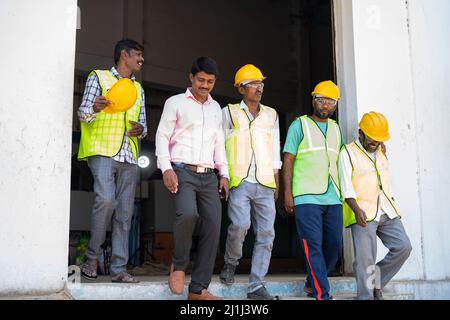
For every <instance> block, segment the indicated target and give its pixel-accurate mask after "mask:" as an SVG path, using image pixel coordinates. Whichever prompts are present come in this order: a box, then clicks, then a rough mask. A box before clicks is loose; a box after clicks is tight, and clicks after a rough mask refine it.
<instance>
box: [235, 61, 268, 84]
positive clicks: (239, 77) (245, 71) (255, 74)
mask: <svg viewBox="0 0 450 320" xmlns="http://www.w3.org/2000/svg"><path fill="white" fill-rule="evenodd" d="M264 79H266V77H264V76H263V74H262V72H261V70H259V69H258V68H257V67H255V66H254V65H252V64H246V65H245V66H243V67H241V68H240V69H239V70H238V71H237V72H236V75H235V76H234V86H235V87H238V86H239V84H240V83H241V82H242V81H246V80H261V81H262V80H264Z"/></svg>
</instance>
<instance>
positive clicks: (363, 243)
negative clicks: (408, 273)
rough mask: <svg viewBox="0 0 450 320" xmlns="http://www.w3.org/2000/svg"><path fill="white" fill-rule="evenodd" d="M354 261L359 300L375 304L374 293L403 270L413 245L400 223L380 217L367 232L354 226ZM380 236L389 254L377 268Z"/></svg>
mask: <svg viewBox="0 0 450 320" xmlns="http://www.w3.org/2000/svg"><path fill="white" fill-rule="evenodd" d="M351 229H352V238H353V248H354V250H355V261H354V262H353V269H354V271H355V275H356V282H357V288H358V293H357V299H359V300H373V289H374V288H377V289H383V288H384V287H385V286H386V284H387V283H388V282H389V281H390V280H391V279H392V278H393V277H394V276H395V274H396V273H397V272H398V271H399V270H400V268H401V267H402V265H403V263H404V262H405V261H406V259H408V257H409V254H410V252H411V250H412V247H411V242H410V241H409V238H408V235H407V234H406V232H405V229H404V228H403V224H402V222H401V220H400V219H390V218H389V217H388V216H387V215H385V214H384V215H382V216H381V217H380V222H379V223H378V222H376V221H372V222H369V223H368V225H367V227H366V228H363V227H361V226H359V225H357V224H355V225H353V226H351ZM377 236H378V237H379V238H380V239H381V241H382V242H383V244H384V245H385V246H386V248H388V249H389V252H388V253H387V254H386V256H385V257H384V259H383V260H381V261H380V262H378V263H377V264H376V265H375V261H376V258H377Z"/></svg>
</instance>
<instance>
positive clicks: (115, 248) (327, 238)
mask: <svg viewBox="0 0 450 320" xmlns="http://www.w3.org/2000/svg"><path fill="white" fill-rule="evenodd" d="M143 54H144V48H143V46H142V45H140V44H139V43H137V42H136V41H133V40H130V39H125V40H121V41H119V42H118V43H117V45H116V47H115V66H114V67H112V68H111V69H110V70H95V71H93V72H92V73H91V74H90V76H89V78H88V81H87V84H86V89H85V92H84V96H83V100H82V103H81V106H80V108H79V111H78V115H79V118H80V121H81V123H82V125H81V130H82V136H81V142H80V150H79V159H81V160H87V161H88V165H89V167H90V169H91V171H92V173H93V176H94V192H95V203H94V207H93V212H92V219H91V240H90V243H89V249H88V252H87V254H86V256H87V260H86V262H85V263H84V264H83V265H82V268H81V272H82V275H83V276H84V277H85V278H88V279H95V278H96V277H97V267H98V257H99V255H100V250H101V245H102V243H103V242H104V240H105V231H106V224H107V222H108V221H109V220H111V219H112V259H111V280H112V281H113V282H122V283H135V282H138V280H137V279H136V278H135V277H134V276H132V275H131V274H129V273H128V272H127V270H126V265H127V260H128V234H129V230H130V225H131V217H132V213H133V203H134V202H133V198H134V191H135V186H136V176H137V174H136V171H137V166H136V163H137V156H138V152H139V149H138V146H139V143H138V139H142V138H143V137H145V135H146V133H147V126H146V115H145V102H144V99H145V95H144V91H143V89H142V87H141V85H140V84H139V83H138V82H137V81H136V79H135V74H136V73H137V72H139V71H140V70H141V68H142V66H143V63H144V57H143ZM218 75H219V70H218V66H217V63H216V62H215V61H214V60H213V59H212V58H209V57H200V58H197V59H195V61H194V62H193V64H192V67H191V70H190V74H189V79H190V82H191V85H190V86H189V87H188V88H187V89H186V91H185V92H184V93H181V94H178V95H175V96H172V97H170V98H169V99H167V101H166V102H165V105H164V109H163V113H162V115H161V119H160V122H159V125H158V129H157V133H156V156H157V159H158V161H157V162H158V168H159V169H160V170H161V171H162V173H163V181H164V185H165V186H166V188H167V189H168V190H169V191H170V192H171V194H172V197H173V201H174V203H175V217H174V225H173V237H174V250H173V257H172V264H171V265H170V271H169V279H168V284H169V288H170V290H171V291H172V292H173V293H174V294H178V295H180V294H182V293H183V292H184V290H185V274H186V269H187V268H188V265H189V264H190V263H192V272H191V281H190V283H189V286H188V299H189V300H218V299H221V298H220V297H217V296H215V295H213V294H212V293H210V292H209V291H208V287H209V284H210V282H211V278H212V274H213V269H214V264H215V260H216V254H217V249H218V246H219V239H220V229H221V216H222V201H221V200H223V201H227V206H228V217H229V219H230V225H229V227H228V230H227V237H226V248H225V255H224V265H223V268H222V270H221V272H220V275H219V278H220V281H221V282H223V283H224V284H226V285H232V284H233V283H234V275H235V271H236V267H237V266H238V264H239V260H240V259H241V258H242V246H243V243H244V239H245V236H246V234H247V232H248V230H249V229H250V226H252V227H253V231H254V233H255V242H254V247H253V253H252V262H251V272H250V277H249V285H248V289H247V298H249V299H258V300H259V299H262V300H276V299H278V296H274V295H272V294H270V293H269V292H268V290H267V288H266V287H265V282H264V278H265V276H266V274H267V272H268V268H269V264H270V259H271V253H272V247H273V241H274V238H275V230H274V222H275V216H276V208H275V201H276V200H277V198H278V192H279V190H280V179H279V170H281V169H282V171H283V172H282V174H283V182H284V203H285V210H286V211H287V213H288V214H291V215H295V222H296V227H297V233H298V237H299V240H300V242H301V246H302V248H303V252H304V256H305V262H306V269H307V271H308V275H307V279H306V282H305V291H306V292H307V293H308V294H309V295H310V296H312V297H314V298H316V299H317V300H329V299H333V297H332V295H331V294H330V285H329V281H328V273H329V272H330V271H331V270H333V268H334V267H335V266H336V263H337V261H338V259H339V257H340V254H341V252H342V242H343V239H342V234H343V226H345V227H350V228H351V231H352V237H353V246H354V253H355V261H354V271H355V275H356V280H357V298H358V299H383V295H382V289H383V288H384V287H385V286H386V284H387V283H388V282H389V280H390V279H392V277H393V276H394V275H395V274H396V273H397V272H398V270H399V269H400V268H401V266H402V265H403V263H404V262H405V261H406V259H407V258H408V256H409V254H410V251H411V244H410V241H409V239H408V236H407V234H406V232H405V230H404V228H403V225H402V223H401V220H400V217H401V214H400V210H399V208H398V206H397V205H396V203H395V201H394V198H393V195H392V191H391V184H390V175H389V170H388V158H387V156H386V148H385V146H384V142H385V141H387V140H388V139H389V129H388V122H387V120H386V118H385V117H384V116H383V115H382V114H381V113H377V112H369V113H366V114H364V116H363V117H362V119H361V121H360V124H359V138H358V139H356V140H355V141H353V142H351V143H349V144H344V142H343V138H342V134H341V131H340V128H339V125H338V124H337V123H336V121H334V120H332V119H331V117H332V116H333V114H334V113H335V111H336V109H337V106H338V102H339V99H340V93H339V88H338V87H337V86H336V85H335V84H334V83H333V82H332V81H323V82H320V83H319V84H317V86H316V87H315V89H314V91H313V92H312V106H313V110H314V111H313V114H312V115H304V116H301V117H299V118H297V119H296V120H294V121H293V123H292V124H291V126H290V128H289V131H288V134H287V138H286V142H285V145H284V150H283V153H284V159H283V161H282V160H281V155H280V153H281V152H280V133H279V118H278V114H277V111H276V109H275V108H273V107H269V106H265V105H263V104H262V103H261V99H262V95H263V92H264V79H265V77H264V76H263V74H262V72H261V70H260V69H259V68H257V67H256V66H254V65H251V64H247V65H244V66H243V67H241V68H240V69H239V70H238V71H237V72H236V74H235V81H234V86H235V87H236V90H237V91H238V92H239V94H240V95H241V96H242V100H241V102H240V103H237V104H229V105H227V106H225V107H224V108H221V107H220V105H219V104H218V103H217V102H216V101H215V100H214V99H213V98H212V97H211V95H210V93H211V91H212V90H213V88H214V85H215V82H216V80H217V77H218ZM123 78H128V79H131V80H132V81H133V84H134V86H135V88H136V91H137V98H136V100H135V102H134V104H133V105H132V106H131V107H130V108H129V109H128V110H127V111H121V112H116V113H110V112H105V111H106V110H105V109H106V108H108V106H109V105H110V104H111V102H110V101H108V99H107V98H106V97H105V96H106V95H107V93H108V91H109V89H110V88H111V87H112V86H113V85H114V84H115V83H116V82H118V81H119V80H120V79H123ZM168 214H169V213H168ZM194 230H195V233H196V234H197V235H198V243H197V246H196V254H195V256H194V257H193V258H192V261H191V249H192V245H193V240H192V239H193V234H194ZM377 236H378V237H379V238H380V239H381V241H382V242H383V244H384V245H385V246H386V247H387V248H388V249H389V253H388V254H387V255H386V256H385V258H384V259H383V260H382V261H380V262H378V263H376V258H377ZM372 280H373V281H372Z"/></svg>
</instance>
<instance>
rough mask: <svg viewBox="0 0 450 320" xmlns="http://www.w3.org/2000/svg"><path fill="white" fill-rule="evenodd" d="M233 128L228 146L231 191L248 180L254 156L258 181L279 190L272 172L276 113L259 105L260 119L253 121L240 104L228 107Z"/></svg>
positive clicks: (228, 133)
mask: <svg viewBox="0 0 450 320" xmlns="http://www.w3.org/2000/svg"><path fill="white" fill-rule="evenodd" d="M227 108H228V111H229V113H230V118H231V121H232V123H233V129H231V130H227V132H226V138H225V139H226V141H225V147H226V152H227V161H228V168H229V174H230V184H229V185H230V188H237V187H238V186H239V185H240V184H241V183H242V181H244V180H245V178H247V177H248V172H249V170H250V165H251V161H252V157H253V155H254V156H255V164H256V180H257V181H258V183H259V184H261V185H263V186H266V187H268V188H276V183H275V177H274V173H273V156H272V146H273V133H272V129H273V126H274V124H275V121H276V119H277V112H276V111H275V110H274V109H272V108H270V107H266V106H263V105H260V112H259V114H258V116H257V117H256V118H255V119H253V121H250V119H249V117H248V115H247V113H246V112H245V110H243V109H242V108H241V106H240V104H234V105H228V107H227Z"/></svg>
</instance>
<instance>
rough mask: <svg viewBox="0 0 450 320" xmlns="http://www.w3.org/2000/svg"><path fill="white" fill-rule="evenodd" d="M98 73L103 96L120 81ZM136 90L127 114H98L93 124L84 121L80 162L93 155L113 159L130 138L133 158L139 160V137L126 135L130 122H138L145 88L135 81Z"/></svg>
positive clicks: (106, 72)
mask: <svg viewBox="0 0 450 320" xmlns="http://www.w3.org/2000/svg"><path fill="white" fill-rule="evenodd" d="M93 72H95V73H96V74H97V77H98V80H99V83H100V88H101V90H102V93H101V94H102V96H106V93H107V92H108V90H109V89H110V88H111V87H112V86H113V85H114V84H115V83H116V82H117V81H118V79H117V78H116V77H115V76H114V75H113V74H112V73H111V71H109V70H94V71H92V72H91V73H90V74H89V76H90V75H91V74H92V73H93ZM133 82H134V85H135V87H136V90H137V99H136V102H135V104H134V105H133V106H132V107H131V108H130V109H129V110H128V111H127V112H118V113H114V114H109V113H106V112H99V113H98V114H97V116H96V118H95V120H93V121H92V122H90V123H86V122H83V121H82V122H81V140H80V147H79V150H78V160H87V158H88V157H90V156H105V157H114V156H115V155H117V154H118V153H119V151H120V149H121V148H122V143H123V139H124V138H125V139H130V145H131V149H132V151H133V155H134V158H135V159H137V156H138V153H139V144H138V138H137V137H129V136H125V130H130V129H131V125H130V123H129V122H128V121H129V120H131V121H135V122H138V120H139V114H140V112H141V104H142V87H141V85H140V83H139V82H137V81H133Z"/></svg>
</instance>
